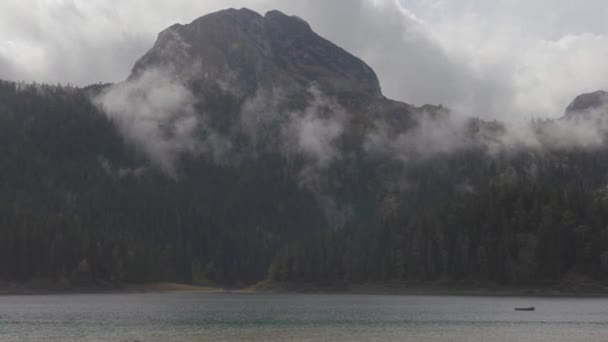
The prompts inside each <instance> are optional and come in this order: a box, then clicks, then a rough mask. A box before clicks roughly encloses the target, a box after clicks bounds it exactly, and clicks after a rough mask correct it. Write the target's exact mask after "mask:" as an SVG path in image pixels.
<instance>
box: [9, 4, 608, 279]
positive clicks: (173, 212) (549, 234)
mask: <svg viewBox="0 0 608 342" xmlns="http://www.w3.org/2000/svg"><path fill="white" fill-rule="evenodd" d="M598 94H599V95H598ZM602 94H603V93H597V94H596V95H583V97H581V98H578V99H577V100H575V101H574V102H573V104H572V105H571V106H570V107H569V109H568V111H567V113H575V112H580V111H581V110H587V109H589V108H594V107H596V106H598V105H599V103H600V102H601V101H600V100H601V99H602V98H603V97H604V95H602ZM567 115H574V114H567ZM605 132H606V127H604V126H603V125H602V124H601V123H599V122H598V121H596V120H587V119H586V118H585V117H584V116H581V120H542V121H534V122H532V123H530V124H529V125H527V126H522V127H518V129H517V130H515V129H513V128H510V127H509V126H508V125H507V124H504V123H501V122H489V121H484V120H480V119H476V118H460V117H458V116H456V115H454V114H452V113H451V112H450V110H449V109H446V108H443V107H441V106H433V105H425V106H423V107H415V106H412V105H409V104H405V103H401V102H397V101H392V100H390V99H387V98H385V97H384V96H383V95H382V92H381V88H380V83H379V81H378V78H377V76H376V75H375V73H374V72H373V70H372V69H371V68H370V67H369V66H367V65H366V64H365V63H364V62H363V61H362V60H360V59H358V58H357V57H355V56H353V55H351V54H350V53H348V52H346V51H345V50H343V49H341V48H339V47H338V46H336V45H335V44H333V43H331V42H329V41H327V40H325V39H323V38H322V37H320V36H319V35H317V34H316V33H314V31H313V30H312V29H311V27H310V26H309V25H308V24H307V23H306V22H305V21H303V20H302V19H299V18H297V17H290V16H287V15H285V14H283V13H280V12H278V11H271V12H269V13H267V14H266V15H264V16H262V15H260V14H257V13H255V12H253V11H250V10H247V9H241V10H235V9H229V10H225V11H220V12H217V13H212V14H209V15H206V16H204V17H201V18H199V19H197V20H195V21H194V22H192V23H190V24H187V25H179V24H178V25H174V26H172V27H170V28H168V29H166V30H165V31H163V32H161V34H159V37H158V40H157V42H156V43H155V44H154V46H153V47H152V49H151V50H150V51H148V52H147V53H146V54H145V55H144V56H143V57H142V58H141V59H140V60H139V61H137V63H136V64H135V66H134V68H133V70H132V73H131V74H130V75H129V76H128V77H127V78H126V79H125V81H123V82H120V83H118V84H113V85H93V86H90V87H87V88H83V89H82V88H73V87H61V86H49V85H39V84H23V83H15V82H0V143H1V144H0V151H1V153H0V156H1V157H0V237H1V238H0V256H2V258H0V280H4V281H8V282H20V283H30V284H31V283H34V284H35V283H47V282H49V280H50V281H51V282H52V283H53V284H59V285H57V286H66V287H69V286H72V285H74V284H76V285H78V284H89V285H90V284H97V285H101V286H117V285H119V284H122V283H134V282H135V283H137V282H153V281H176V282H185V283H196V284H216V285H222V286H227V287H240V286H245V285H249V284H254V283H256V282H258V281H261V280H264V279H270V280H272V281H275V282H279V283H310V284H330V285H332V284H340V285H344V284H362V283H369V282H382V283H389V282H399V283H402V282H411V281H415V282H423V283H424V282H427V283H436V282H438V281H441V282H443V283H446V284H454V283H459V282H465V283H484V284H486V283H488V284H505V285H512V286H530V285H534V286H540V287H543V286H554V285H555V284H564V283H567V284H570V285H568V286H579V285H581V281H580V279H584V280H585V282H586V281H588V282H599V283H603V282H604V281H606V280H607V277H608V247H607V246H608V232H607V231H606V227H607V226H608V196H607V192H606V185H607V184H608V176H607V175H608V154H607V153H605V152H606V145H605V136H606V135H605ZM572 279H574V280H572Z"/></svg>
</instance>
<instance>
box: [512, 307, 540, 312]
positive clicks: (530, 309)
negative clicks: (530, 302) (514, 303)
mask: <svg viewBox="0 0 608 342" xmlns="http://www.w3.org/2000/svg"><path fill="white" fill-rule="evenodd" d="M534 310H536V309H535V308H534V307H533V306H531V307H529V308H515V311H534Z"/></svg>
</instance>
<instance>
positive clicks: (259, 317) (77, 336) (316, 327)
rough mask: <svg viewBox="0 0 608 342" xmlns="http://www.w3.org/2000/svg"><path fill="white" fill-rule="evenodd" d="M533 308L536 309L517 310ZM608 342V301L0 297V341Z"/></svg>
mask: <svg viewBox="0 0 608 342" xmlns="http://www.w3.org/2000/svg"><path fill="white" fill-rule="evenodd" d="M517 306H535V307H536V311H535V312H516V311H514V308H515V307H517ZM241 340H245V341H286V340H287V341H551V342H555V341H569V342H570V341H608V299H574V298H496V297H434V296H428V297H425V296H422V297H415V296H364V295H266V294H202V293H170V294H99V295H89V294H87V295H38V296H0V341H241Z"/></svg>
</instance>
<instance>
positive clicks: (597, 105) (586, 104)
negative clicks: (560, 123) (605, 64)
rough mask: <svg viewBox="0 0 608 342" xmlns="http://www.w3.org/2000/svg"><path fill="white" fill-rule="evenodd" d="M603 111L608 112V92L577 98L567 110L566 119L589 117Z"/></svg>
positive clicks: (601, 91) (598, 92) (600, 91)
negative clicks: (593, 113)
mask: <svg viewBox="0 0 608 342" xmlns="http://www.w3.org/2000/svg"><path fill="white" fill-rule="evenodd" d="M601 110H607V111H608V92H606V91H603V90H599V91H596V92H593V93H588V94H583V95H579V96H577V97H576V99H574V101H572V103H570V105H569V106H568V108H567V109H566V114H565V118H575V117H577V116H581V115H589V114H591V113H592V112H597V111H601Z"/></svg>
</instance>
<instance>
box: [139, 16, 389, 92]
mask: <svg viewBox="0 0 608 342" xmlns="http://www.w3.org/2000/svg"><path fill="white" fill-rule="evenodd" d="M150 68H173V69H174V71H175V73H176V74H178V75H179V76H180V77H181V78H182V80H184V81H188V82H193V83H196V84H197V85H198V88H200V89H209V88H214V87H216V86H217V85H218V84H219V85H220V86H221V87H222V88H223V89H224V90H229V91H230V92H232V93H233V94H236V95H238V96H240V97H244V96H251V95H253V94H255V93H256V91H258V90H259V89H261V88H280V89H288V90H290V91H292V92H298V91H302V90H305V89H306V88H308V87H310V86H311V85H314V86H316V87H318V88H319V90H320V91H322V92H324V93H327V94H330V95H333V96H337V97H340V98H343V99H347V98H359V97H361V96H363V97H365V98H368V99H370V100H372V99H379V98H381V97H382V93H381V89H380V84H379V82H378V78H377V76H376V74H375V73H374V71H373V70H372V69H371V68H370V67H369V66H368V65H367V64H365V63H364V62H363V61H361V60H360V59H358V58H357V57H354V56H353V55H351V54H349V53H348V52H346V51H344V50H343V49H341V48H339V47H338V46H336V45H335V44H333V43H331V42H329V41H327V40H325V39H323V38H322V37H320V36H319V35H317V34H316V33H315V32H313V30H312V29H311V28H310V26H309V25H308V24H307V23H306V22H305V21H303V20H302V19H300V18H297V17H290V16H287V15H285V14H283V13H281V12H279V11H271V12H268V13H266V15H265V16H262V15H260V14H258V13H256V12H254V11H251V10H248V9H240V10H236V9H229V10H224V11H220V12H217V13H213V14H209V15H206V16H204V17H201V18H199V19H197V20H195V21H194V22H192V23H190V24H188V25H179V24H178V25H174V26H172V27H170V28H168V29H166V30H165V31H163V32H162V33H160V35H159V37H158V41H157V42H156V44H155V45H154V47H153V48H152V49H151V50H150V51H149V52H148V53H147V54H146V55H145V56H144V57H143V58H141V59H140V60H139V61H138V62H137V63H136V65H135V67H134V68H133V73H132V75H131V78H133V77H137V75H139V74H141V73H142V72H144V71H145V70H149V69H150Z"/></svg>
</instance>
